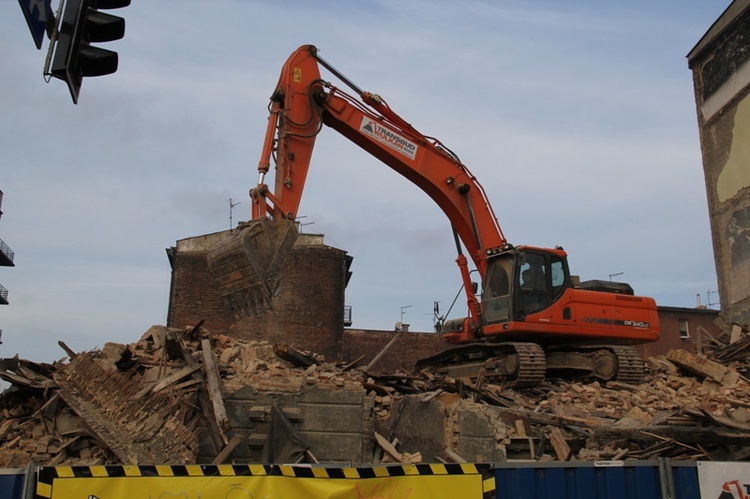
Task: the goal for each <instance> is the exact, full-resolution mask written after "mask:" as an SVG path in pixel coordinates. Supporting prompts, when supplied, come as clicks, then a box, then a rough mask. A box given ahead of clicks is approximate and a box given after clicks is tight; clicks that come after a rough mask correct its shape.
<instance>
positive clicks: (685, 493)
mask: <svg viewBox="0 0 750 499" xmlns="http://www.w3.org/2000/svg"><path fill="white" fill-rule="evenodd" d="M671 471H672V484H673V485H672V486H673V487H674V497H675V499H700V497H701V491H700V488H699V486H698V468H697V467H696V466H695V463H686V464H678V463H675V462H672V467H671Z"/></svg>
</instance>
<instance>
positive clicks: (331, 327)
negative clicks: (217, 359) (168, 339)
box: [167, 232, 347, 359]
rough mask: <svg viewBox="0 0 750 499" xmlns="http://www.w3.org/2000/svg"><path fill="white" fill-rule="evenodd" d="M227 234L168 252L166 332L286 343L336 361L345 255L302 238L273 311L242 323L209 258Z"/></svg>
mask: <svg viewBox="0 0 750 499" xmlns="http://www.w3.org/2000/svg"><path fill="white" fill-rule="evenodd" d="M227 235H228V232H222V233H217V234H209V235H205V236H199V237H195V238H189V239H183V240H180V241H178V242H177V246H175V247H173V248H170V249H169V250H168V255H169V258H170V263H171V265H172V289H171V293H170V303H169V313H168V317H167V326H169V327H178V328H184V327H189V326H192V325H195V324H197V323H198V322H199V321H201V320H204V321H205V322H204V324H203V327H204V328H206V329H208V330H209V331H215V332H221V333H223V334H229V335H231V336H235V337H238V338H243V339H248V340H267V341H269V342H273V343H279V342H286V343H290V344H293V345H295V346H296V347H298V348H303V349H309V350H313V351H315V352H316V353H319V354H322V355H325V356H326V357H327V358H332V359H335V358H337V357H338V354H339V346H340V340H341V335H342V331H343V327H344V323H343V321H344V290H345V282H346V272H347V268H346V252H345V251H342V250H339V249H336V248H332V247H329V246H325V245H323V244H322V237H318V238H314V237H300V239H299V241H298V244H297V245H295V247H294V249H293V250H292V253H291V255H290V256H289V258H288V260H287V261H286V263H285V265H284V267H283V269H282V271H281V276H280V279H281V283H282V284H281V291H280V293H279V295H278V296H276V297H274V299H273V309H272V310H269V311H267V312H266V313H265V314H263V315H262V316H261V317H254V316H253V317H247V318H241V317H238V316H237V315H236V314H234V313H233V311H232V310H231V309H229V307H228V306H227V305H226V304H225V303H224V301H223V298H222V297H221V295H220V293H219V291H218V289H217V288H216V285H215V283H214V280H213V277H212V275H211V273H210V271H209V269H208V263H207V260H206V255H207V253H208V250H209V248H210V247H211V246H213V244H214V243H215V242H216V241H218V240H219V239H220V238H221V237H226V236H227Z"/></svg>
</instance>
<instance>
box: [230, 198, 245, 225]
mask: <svg viewBox="0 0 750 499" xmlns="http://www.w3.org/2000/svg"><path fill="white" fill-rule="evenodd" d="M238 204H242V201H237V202H236V203H233V202H232V198H229V230H233V229H234V227H233V226H232V213H233V212H234V207H235V206H237V205H238Z"/></svg>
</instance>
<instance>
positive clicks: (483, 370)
mask: <svg viewBox="0 0 750 499" xmlns="http://www.w3.org/2000/svg"><path fill="white" fill-rule="evenodd" d="M416 368H417V369H418V370H424V371H427V372H430V373H434V374H440V375H444V376H449V377H451V378H456V379H460V378H470V379H472V380H476V379H477V378H478V377H480V376H481V377H483V378H484V379H485V380H492V381H493V382H498V383H502V384H505V385H508V386H512V387H514V388H530V387H533V386H536V385H538V384H539V383H541V382H542V381H544V379H545V377H553V378H575V379H581V378H583V379H598V380H601V381H614V380H617V381H621V382H624V383H639V382H640V381H641V380H642V378H643V374H644V372H643V371H644V364H643V361H642V360H641V357H640V355H639V354H638V352H637V351H636V349H635V348H633V347H631V346H624V345H578V346H576V345H565V346H558V347H549V348H547V349H546V350H544V349H542V347H541V346H540V345H538V344H537V343H528V342H503V343H492V342H481V343H480V342H477V343H472V344H469V345H463V346H458V347H454V348H450V349H448V350H446V351H444V352H441V353H439V354H437V355H434V356H432V357H428V358H425V359H422V360H420V361H419V362H417V364H416Z"/></svg>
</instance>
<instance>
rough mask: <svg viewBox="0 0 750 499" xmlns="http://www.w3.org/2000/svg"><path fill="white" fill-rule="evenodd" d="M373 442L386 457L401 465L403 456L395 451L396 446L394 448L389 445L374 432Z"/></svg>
mask: <svg viewBox="0 0 750 499" xmlns="http://www.w3.org/2000/svg"><path fill="white" fill-rule="evenodd" d="M375 440H376V441H377V442H378V445H379V446H380V447H381V448H382V449H383V450H384V451H385V452H386V453H388V455H390V456H391V457H392V458H393V459H395V460H396V461H398V462H400V463H403V462H405V461H404V456H403V455H402V454H401V453H400V452H399V451H397V450H396V446H394V445H393V444H392V443H390V442H389V441H388V440H386V438H385V437H384V436H383V435H381V434H380V433H378V432H377V431H376V432H375Z"/></svg>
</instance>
